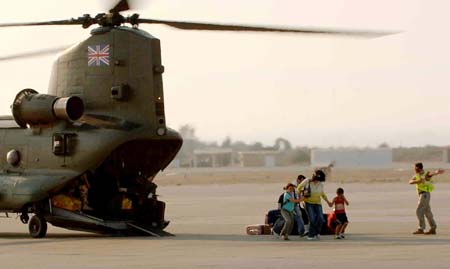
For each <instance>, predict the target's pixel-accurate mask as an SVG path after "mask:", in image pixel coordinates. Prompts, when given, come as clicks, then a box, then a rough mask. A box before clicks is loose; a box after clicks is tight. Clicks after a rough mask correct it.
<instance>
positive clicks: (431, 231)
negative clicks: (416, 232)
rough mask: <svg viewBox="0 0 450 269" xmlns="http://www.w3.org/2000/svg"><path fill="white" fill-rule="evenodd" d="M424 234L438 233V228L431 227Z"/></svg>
mask: <svg viewBox="0 0 450 269" xmlns="http://www.w3.org/2000/svg"><path fill="white" fill-rule="evenodd" d="M424 234H436V229H430V230H429V231H428V232H425V233H424Z"/></svg>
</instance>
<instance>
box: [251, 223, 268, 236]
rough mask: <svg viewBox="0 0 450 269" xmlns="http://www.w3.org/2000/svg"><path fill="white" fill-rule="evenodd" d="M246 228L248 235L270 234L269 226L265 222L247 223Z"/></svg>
mask: <svg viewBox="0 0 450 269" xmlns="http://www.w3.org/2000/svg"><path fill="white" fill-rule="evenodd" d="M246 230H247V234H248V235H263V234H270V226H269V225H267V224H253V225H248V226H247V228H246Z"/></svg>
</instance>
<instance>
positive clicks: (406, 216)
mask: <svg viewBox="0 0 450 269" xmlns="http://www.w3.org/2000/svg"><path fill="white" fill-rule="evenodd" d="M282 170H283V169H279V171H276V172H273V173H274V174H277V175H279V174H280V173H282V174H286V175H287V178H289V177H290V174H289V173H294V174H295V173H296V172H295V171H293V170H291V169H287V171H284V172H283V171H282ZM180 171H181V170H179V171H175V172H174V171H167V172H165V173H167V174H162V175H161V176H160V177H158V179H157V182H158V183H159V185H160V187H159V189H158V191H159V193H160V195H161V196H160V198H161V199H162V200H164V201H166V202H167V218H168V219H170V220H171V224H170V226H169V227H168V231H169V232H172V233H174V234H176V236H175V237H170V238H162V239H161V238H149V237H134V238H122V237H104V236H97V235H91V234H86V233H80V232H73V231H66V230H63V229H59V228H54V227H50V229H49V234H48V236H47V238H44V239H30V238H29V237H28V234H27V227H26V226H25V225H22V224H20V221H19V220H18V219H0V268H286V267H291V268H293V267H303V266H308V268H383V267H384V268H408V269H410V268H449V264H450V255H449V253H450V214H449V212H450V203H449V201H448V200H449V198H448V197H450V184H449V183H445V182H444V183H439V184H437V185H436V190H435V191H434V192H433V194H432V208H433V212H434V214H435V217H436V220H437V223H438V225H439V227H438V234H437V235H435V236H424V235H422V236H414V235H411V232H412V231H413V230H414V229H416V225H417V221H416V218H415V205H416V202H417V201H416V199H417V197H416V194H415V192H414V188H413V187H412V186H409V185H408V184H405V183H402V182H400V181H402V180H404V179H405V178H407V177H408V175H409V174H410V173H405V175H404V176H403V175H402V176H400V177H399V180H392V181H390V180H388V181H387V182H382V181H378V180H371V179H370V178H369V179H367V178H365V179H361V182H362V183H361V182H355V181H354V180H351V181H349V182H345V180H344V181H342V180H337V179H336V180H333V181H330V182H327V183H326V190H327V192H328V193H329V196H332V194H333V192H334V190H335V189H336V187H337V186H338V185H339V186H342V187H344V189H345V190H346V195H347V198H348V200H349V201H350V203H351V205H350V206H349V207H348V216H349V219H350V222H351V223H350V225H349V229H348V233H349V234H348V236H347V239H346V240H343V241H337V240H333V239H332V237H331V236H322V238H321V240H320V241H315V242H310V241H307V240H306V239H305V238H302V239H300V238H297V237H291V239H292V240H291V241H280V240H277V239H276V238H274V237H272V236H248V235H245V226H246V225H247V224H253V223H263V222H264V214H265V212H266V211H267V210H268V209H271V208H274V207H276V200H277V197H278V195H279V194H280V193H281V191H282V190H281V188H282V185H283V183H284V182H285V181H286V179H287V178H283V179H278V180H277V179H275V178H273V179H272V178H253V177H251V178H248V177H247V176H246V175H255V174H253V173H252V171H240V172H236V171H233V174H234V175H235V176H236V178H235V179H230V178H227V177H228V176H226V175H227V174H228V175H229V173H230V171H228V172H227V171H221V173H225V176H224V174H222V176H221V177H218V176H217V178H218V179H217V180H215V181H214V180H212V181H213V183H210V184H207V182H205V181H203V178H207V176H205V175H204V174H205V173H210V175H209V176H210V177H215V175H216V174H215V173H217V171H209V172H208V171H206V170H202V171H200V170H196V171H189V172H185V175H187V176H186V180H185V181H184V182H177V180H178V179H177V178H175V177H179V175H182V176H183V177H184V174H183V173H181V172H180ZM254 172H255V173H256V174H257V175H261V174H258V173H260V172H261V171H260V170H254ZM265 172H267V171H265ZM394 172H395V171H394ZM407 172H409V171H407ZM171 173H172V174H171ZM346 173H347V172H346ZM360 173H362V174H364V173H366V174H370V173H368V172H360ZM196 174H197V177H196V176H195V175H196ZM266 174H267V173H266ZM171 177H173V178H171ZM190 178H191V180H189V179H190ZM194 178H197V180H198V181H196V180H195V179H194ZM199 178H200V179H199ZM166 179H167V180H166ZM164 180H165V181H166V182H164V183H163V181H164ZM443 180H444V181H446V180H445V179H444V178H443ZM169 181H171V182H169ZM277 181H278V182H277ZM437 181H438V180H437ZM368 182H372V183H368ZM180 183H181V185H179V184H180ZM326 210H329V209H326Z"/></svg>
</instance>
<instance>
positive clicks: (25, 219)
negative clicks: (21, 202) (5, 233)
mask: <svg viewBox="0 0 450 269" xmlns="http://www.w3.org/2000/svg"><path fill="white" fill-rule="evenodd" d="M29 220H30V217H29V216H28V214H27V213H22V215H20V221H21V222H22V223H23V224H27V223H28V221H29Z"/></svg>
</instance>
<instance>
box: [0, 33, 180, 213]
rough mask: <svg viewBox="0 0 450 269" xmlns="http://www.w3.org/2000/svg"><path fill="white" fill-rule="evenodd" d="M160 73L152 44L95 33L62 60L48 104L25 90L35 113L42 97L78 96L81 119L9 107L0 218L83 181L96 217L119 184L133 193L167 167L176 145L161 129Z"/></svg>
mask: <svg viewBox="0 0 450 269" xmlns="http://www.w3.org/2000/svg"><path fill="white" fill-rule="evenodd" d="M163 72H164V67H163V66H162V64H161V52H160V43H159V40H158V39H156V38H154V37H153V36H151V35H149V34H148V33H146V32H144V31H141V30H138V29H135V28H129V27H100V28H96V29H94V30H93V31H92V35H91V37H89V38H88V39H86V40H85V41H83V42H81V43H79V44H76V45H74V46H72V47H71V48H69V49H68V50H66V51H65V52H64V53H63V54H61V55H60V56H59V57H58V59H57V60H56V61H55V64H54V67H53V70H52V75H51V78H50V84H49V89H48V96H50V97H48V96H44V95H42V96H41V97H42V98H41V97H39V96H37V95H33V94H34V93H35V91H33V90H29V91H26V92H25V93H26V94H29V95H30V96H34V97H33V98H34V99H35V100H37V101H35V102H37V104H36V105H33V104H32V103H31V106H29V107H31V108H36V109H38V110H36V111H39V109H41V110H42V105H41V104H40V103H38V102H41V103H43V101H42V100H44V101H45V100H46V98H47V99H48V100H53V99H52V98H53V97H55V100H56V99H57V98H62V97H77V98H80V99H81V100H82V101H83V103H84V113H83V116H81V117H80V118H79V119H78V120H76V121H71V120H60V119H57V118H56V116H55V119H54V120H53V118H52V113H53V114H58V111H56V112H55V111H53V112H51V111H50V112H48V111H43V112H45V113H42V114H46V113H48V114H49V115H50V116H45V115H44V116H40V117H39V116H37V117H36V112H33V111H34V110H33V109H30V108H27V107H26V106H25V105H23V107H20V106H19V105H16V107H18V108H15V107H14V105H13V115H14V117H3V118H2V119H0V127H1V128H0V141H1V146H0V156H4V158H1V159H0V211H4V212H22V213H23V214H25V213H26V212H29V211H31V212H34V209H33V208H34V207H35V205H36V204H37V203H45V201H46V200H48V199H50V198H51V197H53V196H54V195H57V194H58V193H60V192H61V190H63V189H64V188H67V186H68V185H70V184H71V183H70V182H72V181H74V180H76V179H77V178H79V177H81V176H83V175H87V174H89V181H90V185H92V190H90V192H89V195H90V196H93V197H94V198H93V200H94V201H93V204H94V210H95V209H97V210H98V211H101V213H102V214H103V213H104V209H105V208H107V207H108V208H109V205H108V202H109V201H108V199H110V197H115V195H116V194H117V193H116V192H117V189H120V187H121V186H120V185H121V184H123V183H124V182H125V183H124V184H125V185H127V186H128V187H130V185H131V187H135V186H133V185H132V184H133V183H130V182H134V181H135V179H136V178H144V179H147V178H153V177H154V176H155V175H156V174H157V173H158V172H159V171H160V170H162V169H164V168H165V167H167V165H168V164H169V163H170V161H171V160H172V159H173V158H174V157H175V155H176V153H177V152H178V150H179V148H180V147H181V144H182V139H181V137H180V135H179V134H178V133H177V132H176V131H174V130H171V129H170V128H167V126H166V120H165V112H164V96H163V86H162V73H163ZM17 98H18V97H16V99H17ZM27 98H28V97H24V100H28V101H29V102H31V101H30V100H31V99H30V98H31V97H30V98H28V99H27ZM34 99H33V100H34ZM17 103H19V102H18V101H17V100H15V104H17ZM27 104H28V103H27ZM15 109H16V110H15ZM27 109H28V111H27ZM68 113H70V111H69V112H68ZM37 114H39V113H37ZM48 118H51V119H52V120H47V119H48ZM44 120H46V121H44ZM14 121H15V122H14ZM105 192H111V193H108V194H107V195H105ZM96 196H98V197H103V198H102V199H103V200H104V201H100V202H99V201H96V200H98V199H95V197H96ZM111 199H112V198H111ZM96 204H98V206H97V208H95V207H96ZM106 217H108V216H106ZM115 217H117V216H115Z"/></svg>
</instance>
